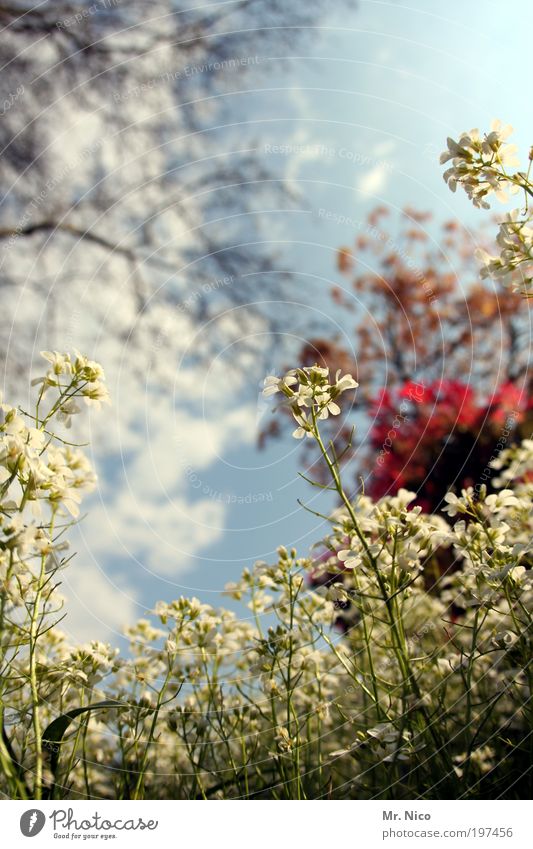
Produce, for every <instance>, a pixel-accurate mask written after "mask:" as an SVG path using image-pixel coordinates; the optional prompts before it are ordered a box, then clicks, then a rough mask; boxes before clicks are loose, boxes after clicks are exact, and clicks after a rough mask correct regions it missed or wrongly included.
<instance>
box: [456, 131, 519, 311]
mask: <svg viewBox="0 0 533 849" xmlns="http://www.w3.org/2000/svg"><path fill="white" fill-rule="evenodd" d="M512 132H513V128H512V127H511V126H509V125H505V126H503V125H502V123H501V122H500V121H493V123H492V126H491V131H490V133H485V135H483V136H482V135H481V134H480V132H479V130H477V129H475V130H470V132H468V133H466V132H465V133H462V135H461V137H460V138H459V140H458V141H454V139H451V138H449V139H448V150H446V151H445V152H444V153H443V154H442V155H441V158H440V161H441V163H445V162H449V161H451V166H450V168H448V169H447V170H446V171H445V172H444V179H445V181H446V182H447V184H448V186H449V187H450V189H451V190H452V192H454V191H455V190H456V188H457V186H458V185H459V186H462V188H463V189H464V190H465V192H466V194H467V195H468V197H469V198H470V200H471V201H472V203H473V204H474V206H477V207H482V208H484V209H488V208H489V206H490V205H489V203H488V201H487V197H489V196H490V195H491V194H494V195H495V197H496V199H497V200H499V201H502V202H503V203H506V202H507V201H508V199H509V195H514V194H517V193H520V192H522V193H523V196H524V203H525V208H524V210H523V211H522V210H520V209H515V210H513V211H512V212H510V213H508V214H507V215H506V217H505V219H504V220H503V221H502V222H501V223H500V229H499V233H498V238H497V242H498V247H499V249H500V253H499V254H498V255H496V256H493V255H492V254H489V253H487V251H484V250H481V251H479V258H480V259H481V260H482V262H483V269H482V272H481V274H482V276H483V277H493V278H495V279H497V280H501V282H502V283H504V284H505V285H508V286H509V287H510V288H511V289H512V290H513V291H515V292H521V293H523V294H525V295H527V296H530V293H531V284H532V282H533V228H532V227H531V223H532V216H531V213H530V211H529V208H528V202H529V199H530V198H531V197H532V196H533V183H532V182H531V180H530V178H529V174H530V171H531V162H532V161H533V148H532V149H531V150H530V152H529V166H528V169H527V172H524V171H511V170H510V169H513V168H516V167H518V165H519V160H518V159H517V157H516V150H517V148H516V145H511V144H508V143H507V139H508V137H509V136H510V135H511V133H512Z"/></svg>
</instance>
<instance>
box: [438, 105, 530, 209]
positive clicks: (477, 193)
mask: <svg viewBox="0 0 533 849" xmlns="http://www.w3.org/2000/svg"><path fill="white" fill-rule="evenodd" d="M511 132H512V127H510V126H508V125H506V126H503V125H502V124H501V122H500V121H493V122H492V126H491V131H490V133H487V134H486V135H485V136H484V137H481V135H480V133H479V130H477V129H474V130H470V131H469V132H468V133H463V134H462V135H461V137H460V138H459V141H458V142H456V141H454V139H451V138H449V139H448V141H447V143H448V150H446V151H445V152H444V153H443V154H441V157H440V162H441V164H444V163H445V162H448V161H449V160H451V161H452V165H451V168H448V170H447V171H445V172H444V175H443V176H444V180H445V181H446V183H447V184H448V186H449V188H450V189H451V190H452V192H454V191H455V190H456V188H457V184H460V185H462V187H463V188H464V190H465V192H466V193H467V195H468V197H469V198H470V200H471V201H472V202H473V204H474V206H478V207H482V208H484V209H488V207H489V204H488V203H487V201H486V200H485V198H486V196H487V195H489V194H491V193H493V194H495V195H496V197H497V198H498V200H501V201H503V202H505V201H506V200H507V195H506V191H507V190H510V191H512V192H513V191H516V190H518V187H517V186H515V185H514V184H512V183H511V182H510V181H509V180H508V178H507V175H506V173H505V171H504V170H503V169H504V168H505V167H514V166H518V164H519V163H518V161H517V159H516V155H515V154H516V146H515V145H509V144H507V142H506V140H507V138H508V136H509V135H510V133H511Z"/></svg>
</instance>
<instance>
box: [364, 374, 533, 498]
mask: <svg viewBox="0 0 533 849" xmlns="http://www.w3.org/2000/svg"><path fill="white" fill-rule="evenodd" d="M532 411H533V400H532V399H531V398H530V397H529V393H527V395H526V397H524V394H523V393H522V392H521V390H520V389H519V387H518V386H516V385H515V384H514V383H512V382H507V383H504V384H502V385H501V386H500V387H499V388H498V390H497V391H496V392H494V393H493V394H492V396H491V397H490V398H489V399H482V398H479V397H478V396H476V394H475V392H474V391H473V389H472V388H471V387H470V386H468V385H467V384H465V383H462V382H461V381H459V380H438V381H433V382H432V383H430V384H429V385H427V386H422V385H420V384H417V383H414V382H413V381H406V382H405V383H403V384H401V385H400V386H399V387H397V388H396V389H395V390H383V391H382V392H380V393H379V395H378V396H377V397H376V398H375V399H374V402H373V406H372V407H371V409H370V415H371V416H372V418H373V425H372V430H371V432H370V440H369V445H370V448H371V450H372V452H373V455H372V461H371V462H372V468H371V474H370V476H369V480H368V484H367V491H368V494H369V495H371V496H372V497H373V498H381V497H382V496H384V495H395V494H396V493H397V492H398V490H399V489H401V488H402V487H404V488H407V489H410V490H413V492H416V494H417V500H416V503H417V504H419V505H420V506H421V507H422V509H423V510H424V511H425V512H427V513H435V512H437V511H438V510H439V509H440V508H441V507H442V499H443V498H444V496H445V495H446V493H447V492H448V490H451V489H454V490H456V489H459V490H460V489H461V488H463V487H468V486H475V485H476V482H480V483H481V482H483V481H485V480H488V479H490V477H491V476H492V472H491V468H490V466H489V464H490V462H491V461H492V460H494V459H496V456H497V454H498V452H499V451H500V450H501V449H502V448H504V447H505V446H506V445H507V444H508V443H509V442H510V440H514V439H515V438H516V433H517V432H518V430H519V429H520V428H521V427H526V428H527V427H528V426H529V430H531V423H532V422H531V413H532Z"/></svg>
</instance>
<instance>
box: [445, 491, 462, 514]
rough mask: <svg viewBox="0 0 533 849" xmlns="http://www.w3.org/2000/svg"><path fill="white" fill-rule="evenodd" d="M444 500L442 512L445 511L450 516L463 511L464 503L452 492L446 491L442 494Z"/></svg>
mask: <svg viewBox="0 0 533 849" xmlns="http://www.w3.org/2000/svg"><path fill="white" fill-rule="evenodd" d="M444 500H445V501H447V502H448V503H447V505H446V507H443V508H442V511H443V513H447V514H448V516H449V517H450V518H452V517H453V516H457V514H458V513H464V512H465V505H464V504H463V501H462V499H461V498H458V497H457V496H456V495H455V493H454V492H447V493H446V495H445V496H444Z"/></svg>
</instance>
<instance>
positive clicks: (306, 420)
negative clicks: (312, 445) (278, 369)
mask: <svg viewBox="0 0 533 849" xmlns="http://www.w3.org/2000/svg"><path fill="white" fill-rule="evenodd" d="M358 385H359V384H358V383H357V381H355V380H354V379H353V377H352V376H351V375H350V374H345V375H344V376H343V377H341V373H340V371H337V373H336V375H335V381H334V382H333V383H330V382H329V369H328V368H322V367H321V366H318V365H315V366H310V367H308V366H306V367H305V368H300V369H291V370H290V371H288V372H287V373H286V374H285V375H284V377H276V376H275V375H269V376H268V377H266V378H265V381H264V389H263V395H265V396H266V397H269V396H271V395H275V394H276V393H277V392H281V393H282V394H283V395H284V396H285V404H286V405H287V406H288V407H289V408H290V410H291V412H292V415H293V417H294V419H295V420H296V423H297V424H298V427H297V428H296V430H295V431H294V432H293V436H294V437H295V438H296V439H302V438H303V437H304V436H313V435H314V422H315V420H323V419H327V418H328V416H330V415H332V416H338V415H339V413H340V411H341V409H340V406H339V404H338V403H337V399H338V398H339V396H340V395H341V394H342V393H343V392H346V391H347V390H349V389H356V388H357V386H358ZM302 407H305V408H306V409H309V410H310V411H311V413H310V415H308V414H307V413H303V412H302V410H301V408H302Z"/></svg>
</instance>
